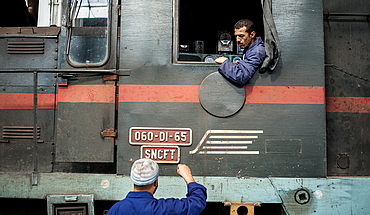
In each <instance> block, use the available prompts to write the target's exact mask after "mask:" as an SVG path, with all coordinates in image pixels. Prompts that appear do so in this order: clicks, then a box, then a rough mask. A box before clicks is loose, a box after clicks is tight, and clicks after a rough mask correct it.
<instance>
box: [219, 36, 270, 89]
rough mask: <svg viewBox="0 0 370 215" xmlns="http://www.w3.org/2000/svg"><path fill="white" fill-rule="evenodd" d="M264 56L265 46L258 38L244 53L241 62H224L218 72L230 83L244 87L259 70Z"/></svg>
mask: <svg viewBox="0 0 370 215" xmlns="http://www.w3.org/2000/svg"><path fill="white" fill-rule="evenodd" d="M265 56H266V52H265V44H264V43H263V41H262V40H261V37H259V38H257V40H256V41H254V43H252V45H250V46H249V48H248V49H247V50H246V51H245V53H244V55H243V60H241V61H239V62H238V64H235V63H233V62H231V61H230V60H225V61H224V62H223V63H222V64H221V65H220V67H219V68H218V71H219V72H220V73H221V74H222V75H224V76H225V77H226V78H227V79H228V80H230V81H231V82H233V83H235V84H239V85H244V84H246V83H247V81H249V79H251V78H252V76H253V74H254V73H255V72H256V71H257V70H258V69H259V67H260V66H261V64H262V62H263V60H264V59H265Z"/></svg>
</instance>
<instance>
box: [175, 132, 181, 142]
mask: <svg viewBox="0 0 370 215" xmlns="http://www.w3.org/2000/svg"><path fill="white" fill-rule="evenodd" d="M175 141H176V142H179V141H180V132H175Z"/></svg>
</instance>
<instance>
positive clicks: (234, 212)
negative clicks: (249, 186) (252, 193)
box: [224, 202, 261, 215]
mask: <svg viewBox="0 0 370 215" xmlns="http://www.w3.org/2000/svg"><path fill="white" fill-rule="evenodd" d="M224 205H225V206H230V215H238V208H239V207H241V206H244V207H246V208H247V209H248V213H247V214H246V215H254V207H256V206H257V207H260V206H261V203H260V202H257V203H250V202H224Z"/></svg>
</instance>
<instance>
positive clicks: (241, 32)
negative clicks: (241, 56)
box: [234, 27, 256, 49]
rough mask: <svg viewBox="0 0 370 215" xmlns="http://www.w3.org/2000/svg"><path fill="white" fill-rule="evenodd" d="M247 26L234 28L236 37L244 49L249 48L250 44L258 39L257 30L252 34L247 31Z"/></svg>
mask: <svg viewBox="0 0 370 215" xmlns="http://www.w3.org/2000/svg"><path fill="white" fill-rule="evenodd" d="M246 30H247V28H246V27H242V28H239V29H234V35H235V37H236V42H237V43H238V46H240V48H242V49H248V47H249V46H250V45H252V43H253V42H254V41H255V40H256V39H255V36H256V32H254V31H252V32H251V33H250V34H249V33H247V32H246Z"/></svg>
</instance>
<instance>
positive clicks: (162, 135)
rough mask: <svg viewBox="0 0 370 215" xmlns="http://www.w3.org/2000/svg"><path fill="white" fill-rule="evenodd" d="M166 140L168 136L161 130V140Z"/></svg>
mask: <svg viewBox="0 0 370 215" xmlns="http://www.w3.org/2000/svg"><path fill="white" fill-rule="evenodd" d="M165 140H166V136H165V133H164V132H162V131H161V132H159V141H161V142H163V141H165Z"/></svg>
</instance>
